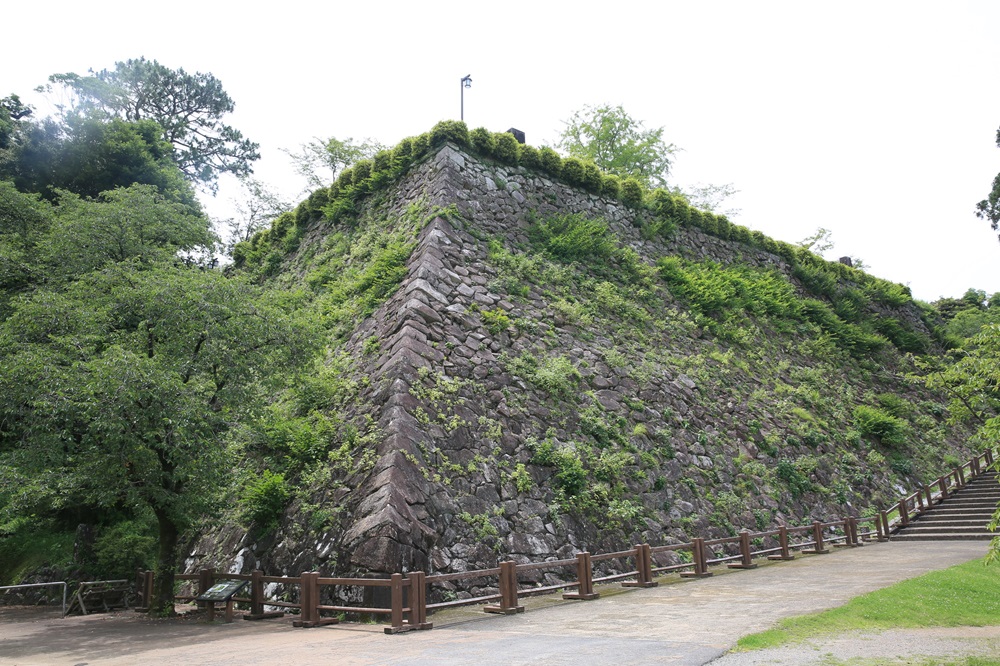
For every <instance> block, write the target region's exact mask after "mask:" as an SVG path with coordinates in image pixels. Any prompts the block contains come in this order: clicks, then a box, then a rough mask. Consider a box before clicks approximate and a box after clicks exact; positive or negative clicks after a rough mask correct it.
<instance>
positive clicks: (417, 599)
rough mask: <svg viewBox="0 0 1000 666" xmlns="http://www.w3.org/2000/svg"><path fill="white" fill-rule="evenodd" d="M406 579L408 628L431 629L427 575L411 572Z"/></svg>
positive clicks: (432, 625) (420, 572)
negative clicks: (408, 605) (408, 610)
mask: <svg viewBox="0 0 1000 666" xmlns="http://www.w3.org/2000/svg"><path fill="white" fill-rule="evenodd" d="M511 564H513V562H511ZM407 578H408V579H409V583H410V622H409V624H410V628H412V629H431V628H433V627H434V624H433V623H431V622H428V621H427V574H426V573H424V572H423V571H411V572H410V574H409V575H408V576H407ZM515 585H516V582H515ZM516 593H517V590H516V588H515V594H516Z"/></svg>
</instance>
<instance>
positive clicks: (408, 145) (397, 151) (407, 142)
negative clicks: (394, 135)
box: [392, 137, 413, 164]
mask: <svg viewBox="0 0 1000 666" xmlns="http://www.w3.org/2000/svg"><path fill="white" fill-rule="evenodd" d="M392 157H393V159H394V160H395V161H396V163H397V164H405V163H406V162H409V161H410V160H411V159H412V158H413V139H411V138H409V137H407V138H405V139H403V140H402V141H400V142H399V143H398V144H396V147H395V148H393V149H392Z"/></svg>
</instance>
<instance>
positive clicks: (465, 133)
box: [430, 120, 469, 148]
mask: <svg viewBox="0 0 1000 666" xmlns="http://www.w3.org/2000/svg"><path fill="white" fill-rule="evenodd" d="M449 141H451V142H452V143H457V144H458V145H459V146H468V145H469V128H468V127H467V126H466V124H465V123H464V122H463V121H461V120H442V121H441V122H439V123H438V124H437V125H435V126H434V127H432V128H431V136H430V145H431V146H432V147H434V148H436V147H438V146H440V145H443V144H445V143H447V142H449Z"/></svg>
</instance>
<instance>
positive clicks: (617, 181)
mask: <svg viewBox="0 0 1000 666" xmlns="http://www.w3.org/2000/svg"><path fill="white" fill-rule="evenodd" d="M601 194H602V195H603V196H605V197H607V198H609V199H618V198H619V197H621V195H622V179H621V178H619V177H618V176H616V175H615V174H613V173H608V174H605V175H604V176H603V177H602V178H601Z"/></svg>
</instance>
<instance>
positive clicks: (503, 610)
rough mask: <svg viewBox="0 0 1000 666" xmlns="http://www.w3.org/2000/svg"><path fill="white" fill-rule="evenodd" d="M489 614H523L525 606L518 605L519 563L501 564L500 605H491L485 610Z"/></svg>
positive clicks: (508, 562)
mask: <svg viewBox="0 0 1000 666" xmlns="http://www.w3.org/2000/svg"><path fill="white" fill-rule="evenodd" d="M483 610H484V611H486V612H487V613H498V614H500V615H513V614H514V613H523V612H524V606H521V605H519V604H518V603H517V563H516V562H512V561H507V562H501V563H500V605H499V606H498V605H490V606H486V607H484V608H483Z"/></svg>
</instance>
